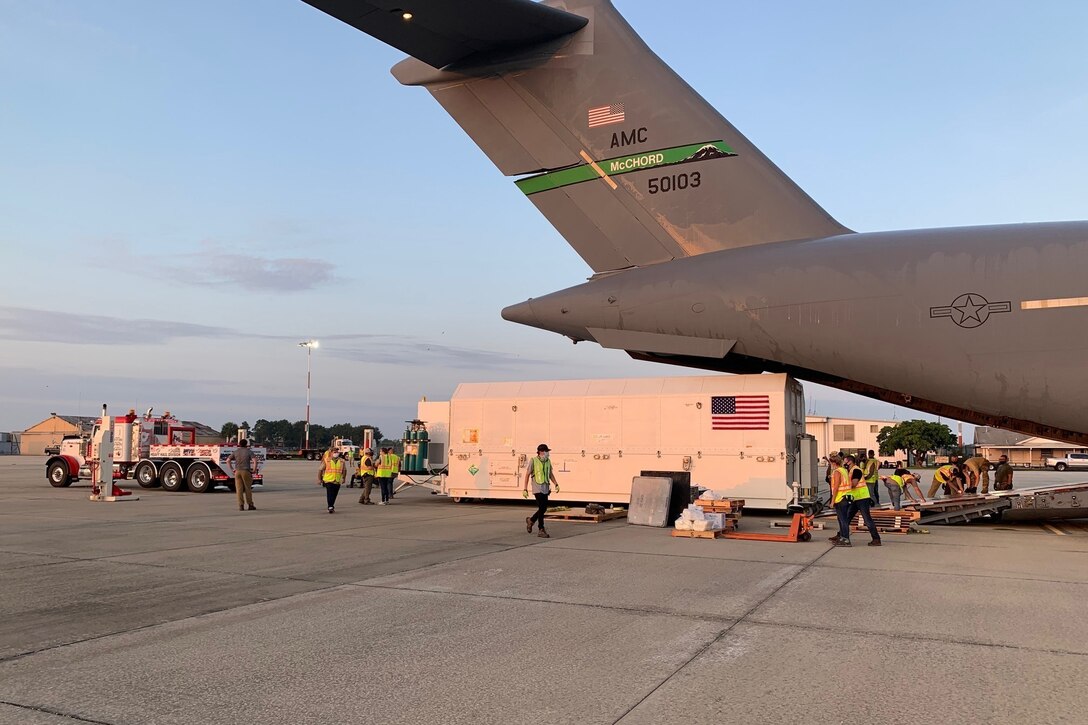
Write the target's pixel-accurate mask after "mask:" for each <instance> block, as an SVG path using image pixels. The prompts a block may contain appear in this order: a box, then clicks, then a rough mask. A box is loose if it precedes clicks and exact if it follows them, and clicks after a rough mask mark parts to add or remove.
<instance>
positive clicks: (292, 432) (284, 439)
mask: <svg viewBox="0 0 1088 725" xmlns="http://www.w3.org/2000/svg"><path fill="white" fill-rule="evenodd" d="M240 427H242V428H248V429H249V437H250V438H252V439H253V440H254V441H256V442H257V443H259V444H261V445H266V446H275V447H277V448H302V445H303V443H304V442H305V440H306V421H304V420H296V421H295V422H294V423H292V422H291V421H289V420H287V419H286V418H284V419H282V420H265V419H264V418H259V419H258V420H257V422H256V423H254V424H253V425H252V426H250V425H249V423H247V422H246V421H242V423H241V425H238V424H237V423H234V422H232V421H228V422H226V423H224V424H223V428H222V429H221V430H220V434H221V435H222V436H223V438H224V439H225V440H229V439H230V438H233V437H234V436H235V435H237V433H238V428H240ZM363 428H373V429H374V440H375V441H382V440H384V439H383V438H382V432H381V430H380V429H379V428H378V426H376V425H365V424H364V425H353V424H351V423H337V424H336V425H329V426H325V425H320V424H319V423H310V447H311V448H324V447H325V446H327V445H329V443H331V442H332V440H333V439H334V438H350V439H351V440H352V441H353V442H354V443H356V444H359V443H362V441H363Z"/></svg>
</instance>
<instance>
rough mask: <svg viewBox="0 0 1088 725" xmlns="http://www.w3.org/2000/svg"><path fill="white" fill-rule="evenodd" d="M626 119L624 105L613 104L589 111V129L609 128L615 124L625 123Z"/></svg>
mask: <svg viewBox="0 0 1088 725" xmlns="http://www.w3.org/2000/svg"><path fill="white" fill-rule="evenodd" d="M624 119H625V116H624V113H623V104H622V103H613V104H612V105H610V106H601V107H599V108H591V109H589V127H590V128H597V126H608V125H611V124H613V123H623V121H624Z"/></svg>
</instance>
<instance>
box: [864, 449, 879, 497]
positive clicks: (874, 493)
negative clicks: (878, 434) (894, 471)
mask: <svg viewBox="0 0 1088 725" xmlns="http://www.w3.org/2000/svg"><path fill="white" fill-rule="evenodd" d="M879 469H880V464H879V463H878V462H877V460H876V453H874V452H873V451H869V456H868V457H867V458H866V457H865V456H862V458H861V472H862V474H863V475H864V476H865V483H866V485H868V486H869V496H870V498H872V499H873V501H874V502H876V505H877V506H879V505H880V483H879V479H880V470H879Z"/></svg>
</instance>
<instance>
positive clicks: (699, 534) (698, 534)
mask: <svg viewBox="0 0 1088 725" xmlns="http://www.w3.org/2000/svg"><path fill="white" fill-rule="evenodd" d="M730 531H732V529H730V528H725V529H722V530H721V531H681V530H680V529H673V530H672V535H673V536H676V537H678V538H682V539H722V538H725V535H726V534H727V533H729V532H730Z"/></svg>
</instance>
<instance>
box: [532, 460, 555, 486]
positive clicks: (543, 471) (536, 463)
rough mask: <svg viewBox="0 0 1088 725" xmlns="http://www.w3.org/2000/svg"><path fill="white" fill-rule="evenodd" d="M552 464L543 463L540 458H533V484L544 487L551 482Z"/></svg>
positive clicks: (548, 462)
mask: <svg viewBox="0 0 1088 725" xmlns="http://www.w3.org/2000/svg"><path fill="white" fill-rule="evenodd" d="M551 477H552V462H551V461H542V460H540V456H533V483H536V484H537V485H540V486H543V485H544V484H545V483H547V482H548V481H550V480H551Z"/></svg>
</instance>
